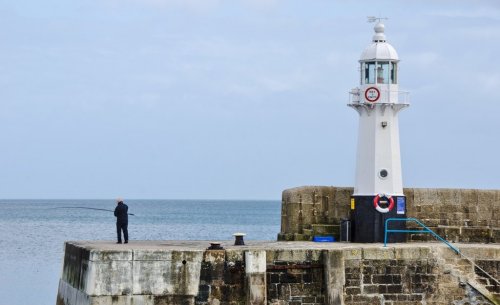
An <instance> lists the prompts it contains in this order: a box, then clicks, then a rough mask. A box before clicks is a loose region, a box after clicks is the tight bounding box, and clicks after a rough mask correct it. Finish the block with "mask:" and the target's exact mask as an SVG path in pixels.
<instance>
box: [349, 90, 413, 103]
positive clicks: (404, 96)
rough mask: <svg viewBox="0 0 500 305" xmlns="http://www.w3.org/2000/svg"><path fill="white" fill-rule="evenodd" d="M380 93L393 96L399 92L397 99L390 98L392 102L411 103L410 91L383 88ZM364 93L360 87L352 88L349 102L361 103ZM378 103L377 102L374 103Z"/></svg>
mask: <svg viewBox="0 0 500 305" xmlns="http://www.w3.org/2000/svg"><path fill="white" fill-rule="evenodd" d="M379 90H380V94H381V95H382V96H388V95H389V96H392V95H393V94H394V93H396V94H397V101H392V100H390V101H389V102H390V103H394V104H409V103H410V92H409V91H399V90H387V89H381V88H379ZM362 94H363V92H362V91H361V90H360V89H359V88H355V89H352V90H351V91H350V92H349V104H358V103H361V101H362ZM373 104H377V102H375V103H373Z"/></svg>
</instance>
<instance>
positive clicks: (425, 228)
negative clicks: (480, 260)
mask: <svg viewBox="0 0 500 305" xmlns="http://www.w3.org/2000/svg"><path fill="white" fill-rule="evenodd" d="M389 221H413V222H415V223H417V224H418V225H419V226H421V227H422V228H423V230H394V229H392V230H391V229H389ZM387 233H421V234H425V233H430V234H432V235H433V236H434V237H435V238H437V239H438V240H440V241H442V242H443V243H445V244H446V245H447V246H448V247H450V249H451V250H453V251H455V253H456V254H461V253H460V250H458V249H457V248H456V247H454V246H453V245H451V244H450V243H449V242H448V241H446V240H445V239H444V238H442V237H441V236H439V235H437V234H436V233H435V232H434V231H432V230H431V229H429V228H428V227H427V226H426V225H424V224H423V223H422V222H420V220H418V219H416V218H387V219H386V220H385V227H384V247H387Z"/></svg>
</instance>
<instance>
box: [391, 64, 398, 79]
mask: <svg viewBox="0 0 500 305" xmlns="http://www.w3.org/2000/svg"><path fill="white" fill-rule="evenodd" d="M397 75H398V65H397V64H396V63H395V62H391V84H397V83H398V78H397Z"/></svg>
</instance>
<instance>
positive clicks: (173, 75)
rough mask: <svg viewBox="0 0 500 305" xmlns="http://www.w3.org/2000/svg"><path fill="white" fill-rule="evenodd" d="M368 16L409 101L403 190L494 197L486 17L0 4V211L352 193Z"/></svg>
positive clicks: (391, 9) (379, 10)
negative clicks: (30, 202)
mask: <svg viewBox="0 0 500 305" xmlns="http://www.w3.org/2000/svg"><path fill="white" fill-rule="evenodd" d="M403 3H404V5H403ZM372 15H376V16H381V17H388V18H389V19H388V20H387V21H386V22H385V26H386V36H387V40H388V42H389V43H391V44H392V45H393V46H394V47H395V48H396V50H397V51H398V53H399V57H400V59H401V62H400V66H399V69H400V70H399V80H400V89H401V90H407V91H410V101H411V106H410V107H409V108H408V109H405V110H404V111H403V112H401V113H400V137H401V158H402V168H403V183H404V185H405V187H433V188H434V187H452V188H482V189H499V188H500V178H499V172H500V141H499V136H498V134H499V132H500V120H499V114H500V64H499V63H498V60H497V56H498V50H499V49H500V2H498V1H487V0H478V1H460V0H459V1H451V0H449V1H447V0H442V1H435V0H432V1H431V0H426V1H404V2H403V1H377V2H374V1H355V2H354V1H333V0H328V1H327V0H315V1H304V0H301V1H299V0H72V1H65V0H45V1H38V0H18V1H5V0H1V1H0V126H1V127H0V198H5V199H14V198H26V199H31V198H40V199H51V198H53V199H56V198H75V199H78V198H87V199H93V198H103V199H105V198H116V197H117V196H121V197H124V198H136V199H140V198H148V199H181V198H182V199H274V200H280V198H281V192H282V191H283V190H284V189H287V188H291V187H296V186H302V185H333V186H352V185H353V183H354V171H355V156H356V141H357V124H358V115H357V113H356V112H355V111H353V110H352V109H351V108H349V107H347V106H346V104H347V103H348V98H349V96H348V92H349V90H350V89H352V88H354V87H356V86H358V82H359V75H358V73H359V71H358V60H359V56H360V55H361V52H362V51H363V50H364V48H365V47H367V46H368V45H369V44H370V42H371V37H372V35H373V24H370V23H367V21H366V17H367V16H372Z"/></svg>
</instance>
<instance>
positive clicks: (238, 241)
mask: <svg viewBox="0 0 500 305" xmlns="http://www.w3.org/2000/svg"><path fill="white" fill-rule="evenodd" d="M245 235H246V234H245V233H234V234H233V236H234V245H235V246H244V245H245V242H244V241H243V236H245Z"/></svg>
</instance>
